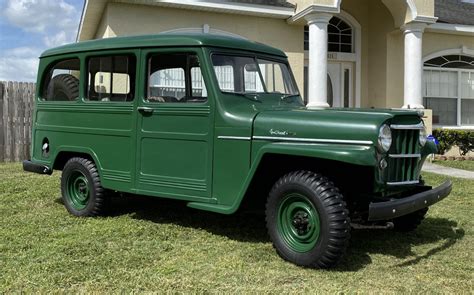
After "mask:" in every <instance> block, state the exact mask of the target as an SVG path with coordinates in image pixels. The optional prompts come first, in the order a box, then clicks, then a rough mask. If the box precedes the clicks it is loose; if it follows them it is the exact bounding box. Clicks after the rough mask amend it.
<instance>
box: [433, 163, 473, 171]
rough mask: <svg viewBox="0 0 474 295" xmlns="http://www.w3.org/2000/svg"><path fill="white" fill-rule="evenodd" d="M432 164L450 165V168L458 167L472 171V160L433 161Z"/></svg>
mask: <svg viewBox="0 0 474 295" xmlns="http://www.w3.org/2000/svg"><path fill="white" fill-rule="evenodd" d="M433 163H434V164H438V165H442V166H446V167H451V168H458V169H464V170H468V171H474V161H469V160H466V161H450V160H446V161H433Z"/></svg>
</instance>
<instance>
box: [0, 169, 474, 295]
mask: <svg viewBox="0 0 474 295" xmlns="http://www.w3.org/2000/svg"><path fill="white" fill-rule="evenodd" d="M0 175H1V182H0V199H1V203H0V293H10V292H12V291H15V292H18V291H20V292H26V293H29V292H32V291H35V292H80V293H82V292H84V293H85V292H93V291H94V292H107V293H109V292H114V293H118V292H143V291H155V292H160V293H161V292H173V293H175V292H208V291H209V292H219V293H224V292H226V293H227V292H252V293H257V292H258V293H287V292H292V293H309V292H319V293H321V292H331V293H335V292H344V293H346V292H351V293H354V292H356V291H357V292H361V293H374V292H376V293H406V292H416V293H419V292H423V293H471V294H472V291H473V282H472V279H473V276H472V274H473V273H474V268H473V265H474V261H473V255H472V253H474V238H473V227H474V221H473V219H472V209H473V208H474V207H473V205H474V204H473V199H472V196H473V195H474V182H473V181H470V180H461V179H453V182H454V190H453V192H452V194H451V196H450V197H449V198H448V199H446V200H443V201H442V202H441V203H439V204H436V205H434V206H433V207H432V208H431V209H430V211H429V214H428V216H427V218H426V220H425V221H424V222H423V223H422V225H421V226H420V227H419V229H418V230H417V231H416V232H413V233H408V234H403V233H395V232H392V231H387V230H354V231H353V232H352V240H351V246H350V248H349V250H348V253H347V255H346V256H345V258H344V260H343V261H342V263H341V264H340V265H339V266H338V267H337V268H336V269H333V270H329V271H327V270H313V269H303V268H300V267H297V266H294V265H292V264H290V263H287V262H284V261H283V260H281V259H280V258H279V257H278V256H277V254H276V253H275V251H274V250H273V249H272V246H271V243H270V242H269V240H268V238H267V235H266V230H265V227H264V220H263V217H262V216H259V215H254V214H249V213H247V214H244V213H240V214H237V215H232V216H223V215H217V214H212V213H207V212H202V211H197V210H193V209H189V208H187V207H186V206H185V205H184V204H183V203H178V202H171V201H165V200H159V199H154V198H144V197H128V198H117V199H114V200H113V204H112V207H113V209H111V211H110V215H109V216H108V217H103V218H75V217H73V216H70V215H69V214H68V213H67V212H66V210H65V209H64V207H63V205H62V204H61V201H60V199H59V174H58V173H55V174H54V175H53V176H51V177H48V176H40V175H35V174H27V173H23V172H21V167H20V165H18V164H0ZM424 177H425V179H426V180H427V182H428V183H431V184H439V183H441V182H442V180H443V178H442V177H440V176H436V175H433V174H425V175H424Z"/></svg>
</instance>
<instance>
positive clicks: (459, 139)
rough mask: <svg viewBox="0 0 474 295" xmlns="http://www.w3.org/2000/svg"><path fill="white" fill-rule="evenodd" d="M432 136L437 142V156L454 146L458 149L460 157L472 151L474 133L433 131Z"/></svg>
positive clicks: (473, 148) (445, 130) (446, 130)
mask: <svg viewBox="0 0 474 295" xmlns="http://www.w3.org/2000/svg"><path fill="white" fill-rule="evenodd" d="M433 136H434V137H435V138H436V139H437V140H438V142H439V145H438V154H440V155H442V154H444V153H446V152H447V151H449V149H450V148H451V147H453V146H454V145H456V146H458V147H459V153H460V154H461V156H465V155H467V153H469V152H470V151H473V150H474V131H466V130H448V129H435V130H433Z"/></svg>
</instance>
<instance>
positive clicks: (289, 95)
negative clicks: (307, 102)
mask: <svg viewBox="0 0 474 295" xmlns="http://www.w3.org/2000/svg"><path fill="white" fill-rule="evenodd" d="M296 96H300V94H299V93H297V94H285V95H282V96H281V100H287V99H288V98H293V97H296Z"/></svg>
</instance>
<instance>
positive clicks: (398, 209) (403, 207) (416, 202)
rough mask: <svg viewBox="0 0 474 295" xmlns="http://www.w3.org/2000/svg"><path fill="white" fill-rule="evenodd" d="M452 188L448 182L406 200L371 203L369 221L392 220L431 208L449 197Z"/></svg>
mask: <svg viewBox="0 0 474 295" xmlns="http://www.w3.org/2000/svg"><path fill="white" fill-rule="evenodd" d="M452 186H453V184H452V183H451V181H449V180H448V181H446V182H445V183H443V184H442V185H440V186H438V187H436V188H433V189H431V190H429V191H425V192H421V193H418V194H415V195H412V196H409V197H406V198H402V199H393V200H390V201H387V202H377V203H370V205H369V220H371V221H373V220H390V219H393V218H397V217H400V216H403V215H407V214H410V213H412V212H415V211H417V210H420V209H423V208H426V207H429V206H431V205H433V204H434V203H437V202H439V201H441V200H442V199H444V198H445V197H447V196H448V195H449V193H450V192H451V189H452Z"/></svg>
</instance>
